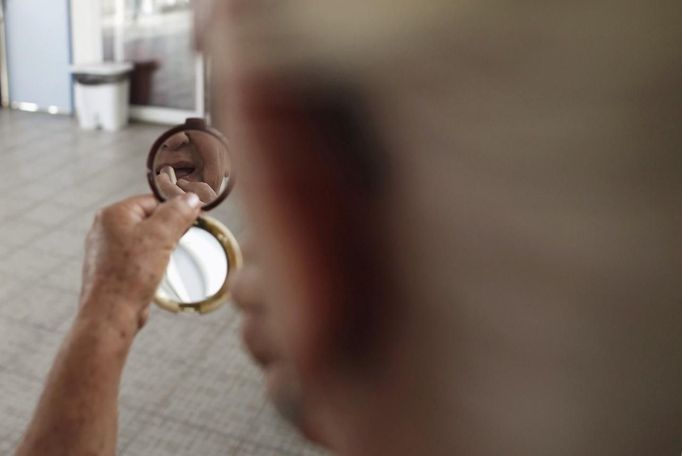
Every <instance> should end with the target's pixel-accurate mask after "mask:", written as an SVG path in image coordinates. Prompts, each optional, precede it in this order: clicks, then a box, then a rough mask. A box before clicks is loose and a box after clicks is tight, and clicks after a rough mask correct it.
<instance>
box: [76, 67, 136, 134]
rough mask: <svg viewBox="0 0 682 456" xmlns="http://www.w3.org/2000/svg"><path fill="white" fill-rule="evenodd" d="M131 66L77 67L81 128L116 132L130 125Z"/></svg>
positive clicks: (77, 106) (77, 107) (78, 113)
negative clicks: (99, 128)
mask: <svg viewBox="0 0 682 456" xmlns="http://www.w3.org/2000/svg"><path fill="white" fill-rule="evenodd" d="M132 71H133V65H132V63H97V64H89V65H74V66H72V67H71V73H72V74H73V76H74V79H75V98H76V113H77V115H78V123H79V124H80V126H81V128H83V129H86V130H94V129H96V128H98V127H101V128H103V129H104V130H108V131H117V130H120V129H121V128H123V127H125V126H126V125H127V124H128V110H129V104H130V103H129V100H128V98H129V93H130V73H131V72H132Z"/></svg>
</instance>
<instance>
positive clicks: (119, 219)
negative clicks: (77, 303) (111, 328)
mask: <svg viewBox="0 0 682 456" xmlns="http://www.w3.org/2000/svg"><path fill="white" fill-rule="evenodd" d="M200 206H201V202H200V200H199V198H198V197H197V195H195V194H193V193H188V194H185V195H182V196H180V197H176V198H173V199H171V200H169V201H167V202H165V203H159V202H158V201H156V199H154V197H152V196H151V195H149V196H138V197H133V198H129V199H127V200H124V201H121V202H119V203H116V204H114V205H112V206H109V207H107V208H104V209H102V210H100V211H99V213H98V214H97V216H96V217H95V221H94V223H93V226H92V228H91V229H90V233H89V234H88V237H87V241H86V247H85V260H84V264H83V287H82V291H81V309H80V315H82V316H86V317H87V318H89V319H95V320H97V321H105V322H107V323H113V324H116V325H128V326H130V325H133V326H134V330H135V331H137V329H138V328H140V327H142V325H144V322H145V320H146V316H147V314H148V311H149V304H150V303H151V301H152V298H153V296H154V292H155V291H156V289H157V287H158V285H159V283H160V281H161V279H162V278H163V274H164V273H165V270H166V266H167V264H168V260H169V258H170V254H171V252H172V251H173V249H174V248H175V246H176V244H177V242H178V240H179V239H180V238H181V237H182V235H183V234H184V233H185V232H186V231H187V229H189V227H190V226H191V225H192V223H193V222H194V220H195V219H196V218H197V217H198V216H199V212H200Z"/></svg>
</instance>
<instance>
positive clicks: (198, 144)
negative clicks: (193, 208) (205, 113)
mask: <svg viewBox="0 0 682 456" xmlns="http://www.w3.org/2000/svg"><path fill="white" fill-rule="evenodd" d="M147 175H148V179H149V184H150V185H151V187H152V190H153V191H154V194H155V195H156V196H157V197H158V198H159V199H160V200H161V201H165V200H167V199H170V198H173V197H174V196H178V195H182V194H184V193H187V192H192V193H196V194H197V195H198V196H199V199H201V201H202V202H203V203H204V210H209V209H211V208H214V207H215V206H217V205H218V204H219V203H220V202H221V201H222V200H223V199H225V197H227V195H228V194H229V193H230V191H231V189H232V185H233V182H234V176H233V173H232V161H231V159H230V154H229V150H228V148H227V142H226V141H225V139H224V138H223V137H222V135H221V134H220V133H218V132H217V131H216V130H214V129H212V128H209V127H207V126H206V123H205V121H204V120H203V119H188V120H187V122H186V123H185V124H184V125H180V126H177V127H175V128H172V129H171V130H169V131H168V132H166V133H164V134H163V135H162V136H161V137H160V138H159V139H158V140H157V141H156V142H155V143H154V145H153V146H152V150H151V152H150V154H149V160H148V163H147Z"/></svg>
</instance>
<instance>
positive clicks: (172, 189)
mask: <svg viewBox="0 0 682 456" xmlns="http://www.w3.org/2000/svg"><path fill="white" fill-rule="evenodd" d="M147 180H148V181H149V185H150V186H151V188H152V191H153V192H154V195H156V197H157V198H158V199H159V200H160V201H165V200H167V199H170V198H173V197H175V196H178V195H182V194H184V193H187V192H192V193H196V194H197V195H198V196H199V199H201V201H202V203H203V210H204V211H208V210H211V209H213V208H215V207H216V206H217V205H219V204H220V203H221V202H222V201H223V200H224V199H225V198H226V197H227V196H228V195H229V193H230V191H231V190H232V187H233V185H234V173H233V170H232V161H231V158H230V154H229V149H228V147H227V141H226V140H225V138H224V137H223V136H222V135H221V134H220V133H219V132H218V131H217V130H215V129H213V128H210V127H208V126H207V124H206V122H205V121H204V120H203V119H188V120H187V121H186V122H185V124H183V125H178V126H177V127H173V128H171V129H170V130H169V131H167V132H166V133H164V134H163V135H161V137H160V138H159V139H158V140H157V141H156V142H155V143H154V145H153V146H152V149H151V151H150V153H149V158H148V159H147ZM241 265H242V256H241V250H240V248H239V244H237V241H236V240H235V238H234V236H233V235H232V233H231V232H230V230H228V229H227V228H226V227H225V226H224V225H223V224H222V223H220V222H219V221H217V220H216V219H214V218H211V217H208V216H206V215H202V216H200V217H199V218H198V219H197V220H196V222H195V223H194V226H193V227H191V228H190V229H189V230H188V231H187V233H185V235H184V236H183V237H182V238H181V239H180V241H179V242H178V245H177V247H176V248H175V250H174V251H173V253H172V254H171V258H170V261H169V263H168V267H167V269H166V274H165V275H164V278H163V280H162V281H161V284H160V286H159V288H158V290H157V291H156V295H155V296H154V302H155V303H156V304H158V305H159V306H161V307H162V308H164V309H166V310H169V311H171V312H176V313H177V312H198V313H207V312H211V311H213V310H215V309H217V308H219V307H220V306H222V305H223V304H225V302H227V301H228V299H229V290H228V286H227V283H228V278H229V276H230V274H231V273H232V272H234V271H236V270H237V269H239V268H240V267H241Z"/></svg>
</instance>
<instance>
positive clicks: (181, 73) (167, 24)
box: [101, 0, 205, 123]
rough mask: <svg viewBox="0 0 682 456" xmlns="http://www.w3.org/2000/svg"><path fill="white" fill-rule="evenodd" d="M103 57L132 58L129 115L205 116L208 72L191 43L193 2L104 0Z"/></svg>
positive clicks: (177, 119) (175, 119)
mask: <svg viewBox="0 0 682 456" xmlns="http://www.w3.org/2000/svg"><path fill="white" fill-rule="evenodd" d="M101 11H102V33H103V57H104V60H105V61H115V62H123V61H127V62H132V63H133V64H134V66H135V69H134V72H133V75H132V80H131V111H130V112H131V117H132V118H135V119H137V120H143V121H150V122H159V123H182V122H184V119H185V118H187V117H203V116H204V114H205V106H204V86H205V83H204V79H205V70H204V62H203V58H202V56H201V55H200V54H198V53H197V52H196V51H195V50H194V48H193V45H192V30H193V29H192V27H193V16H192V9H191V7H190V2H189V0H102V1H101Z"/></svg>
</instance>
